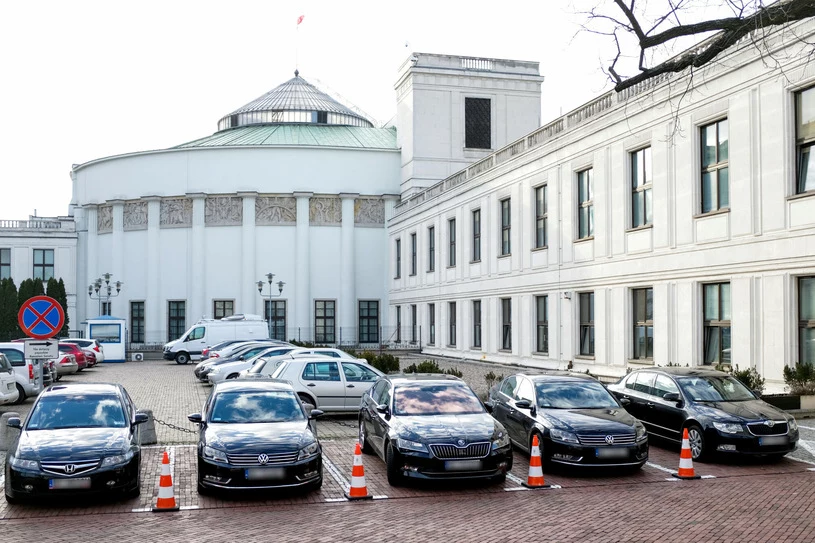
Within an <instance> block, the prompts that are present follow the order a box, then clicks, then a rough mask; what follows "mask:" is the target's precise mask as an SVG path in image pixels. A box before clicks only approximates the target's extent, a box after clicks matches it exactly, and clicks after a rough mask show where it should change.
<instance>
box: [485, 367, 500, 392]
mask: <svg viewBox="0 0 815 543" xmlns="http://www.w3.org/2000/svg"><path fill="white" fill-rule="evenodd" d="M503 380H504V374H503V373H502V374H501V375H495V373H493V371H492V370H490V372H489V373H487V374H486V375H485V376H484V381H486V383H487V390H492V387H494V386H495V385H497V384H498V383H500V382H501V381H503Z"/></svg>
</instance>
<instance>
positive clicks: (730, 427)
mask: <svg viewBox="0 0 815 543" xmlns="http://www.w3.org/2000/svg"><path fill="white" fill-rule="evenodd" d="M713 427H714V428H716V429H717V430H718V431H720V432H721V433H723V434H738V433H739V432H741V424H738V423H736V422H714V423H713Z"/></svg>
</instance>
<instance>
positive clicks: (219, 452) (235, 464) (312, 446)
mask: <svg viewBox="0 0 815 543" xmlns="http://www.w3.org/2000/svg"><path fill="white" fill-rule="evenodd" d="M322 414H323V413H322V411H320V410H319V409H312V410H311V413H310V414H309V415H307V414H306V411H305V410H304V408H303V406H302V404H301V402H300V399H299V398H298V397H297V394H296V393H295V392H294V389H293V388H292V386H291V384H290V383H289V382H288V381H281V380H277V379H267V380H264V381H244V380H241V379H235V380H229V381H224V382H222V383H218V384H216V385H215V387H214V388H213V389H212V393H211V394H210V396H209V399H207V402H206V404H205V405H204V411H203V413H202V414H200V413H195V414H193V415H189V417H188V418H189V420H190V421H191V422H195V423H198V424H199V427H200V432H199V441H198V492H199V493H201V494H206V493H207V492H208V491H209V490H212V489H225V490H260V489H281V488H282V489H285V488H304V489H307V490H316V489H318V488H320V486H322V484H323V460H322V449H321V447H320V443H319V441H317V437H316V433H315V432H314V429H313V425H312V422H311V420H312V419H314V418H316V417H318V416H320V415H322Z"/></svg>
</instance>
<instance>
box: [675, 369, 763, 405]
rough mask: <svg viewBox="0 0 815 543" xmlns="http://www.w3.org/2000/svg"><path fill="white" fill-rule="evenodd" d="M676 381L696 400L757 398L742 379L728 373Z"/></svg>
mask: <svg viewBox="0 0 815 543" xmlns="http://www.w3.org/2000/svg"><path fill="white" fill-rule="evenodd" d="M676 382H677V383H679V386H680V387H681V388H682V391H683V392H684V393H685V394H686V395H687V396H689V397H690V398H691V399H692V400H693V401H695V402H743V401H745V400H755V399H756V397H755V396H753V393H752V392H750V390H749V389H748V388H747V387H746V386H744V385H743V384H741V381H739V380H738V379H734V378H733V377H730V376H728V375H721V376H720V375H705V376H693V377H679V378H677V379H676Z"/></svg>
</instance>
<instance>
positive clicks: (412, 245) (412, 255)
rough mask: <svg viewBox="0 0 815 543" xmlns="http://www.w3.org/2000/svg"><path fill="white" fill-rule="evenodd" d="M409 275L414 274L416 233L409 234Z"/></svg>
mask: <svg viewBox="0 0 815 543" xmlns="http://www.w3.org/2000/svg"><path fill="white" fill-rule="evenodd" d="M410 275H416V234H415V233H413V234H411V235H410Z"/></svg>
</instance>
